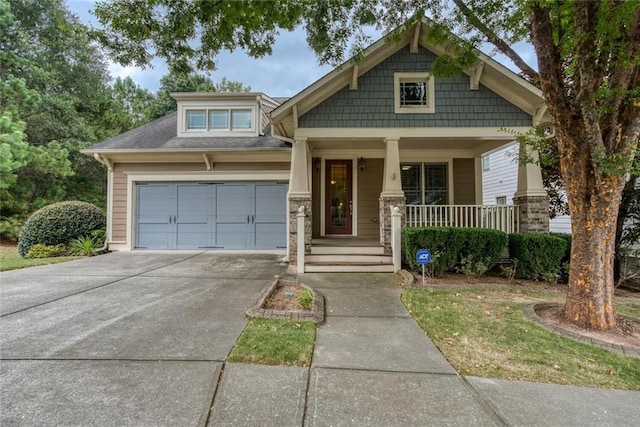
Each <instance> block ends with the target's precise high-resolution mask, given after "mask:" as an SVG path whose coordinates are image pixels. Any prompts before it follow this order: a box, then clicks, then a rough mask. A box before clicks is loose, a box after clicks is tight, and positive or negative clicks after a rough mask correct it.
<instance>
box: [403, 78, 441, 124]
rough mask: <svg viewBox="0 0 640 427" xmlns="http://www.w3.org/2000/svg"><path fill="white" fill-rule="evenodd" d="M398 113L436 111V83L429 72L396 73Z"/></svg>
mask: <svg viewBox="0 0 640 427" xmlns="http://www.w3.org/2000/svg"><path fill="white" fill-rule="evenodd" d="M393 77H394V92H395V93H394V105H395V113H396V114H407V113H408V114H411V113H414V114H415V113H435V112H436V109H435V99H436V97H435V83H434V78H433V77H432V76H430V75H429V73H395V74H394V75H393Z"/></svg>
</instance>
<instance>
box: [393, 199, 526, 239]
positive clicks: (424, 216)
mask: <svg viewBox="0 0 640 427" xmlns="http://www.w3.org/2000/svg"><path fill="white" fill-rule="evenodd" d="M518 209H519V207H518V206H513V205H407V217H406V222H405V226H407V227H463V228H471V227H475V228H491V229H494V230H500V231H504V232H505V233H517V232H519V230H520V223H519V220H518Z"/></svg>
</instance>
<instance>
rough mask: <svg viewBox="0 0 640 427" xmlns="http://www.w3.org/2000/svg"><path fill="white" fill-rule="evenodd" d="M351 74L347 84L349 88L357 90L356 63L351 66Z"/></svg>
mask: <svg viewBox="0 0 640 427" xmlns="http://www.w3.org/2000/svg"><path fill="white" fill-rule="evenodd" d="M352 70H353V71H352V74H351V83H350V84H349V89H350V90H358V64H356V65H354V66H353V69H352Z"/></svg>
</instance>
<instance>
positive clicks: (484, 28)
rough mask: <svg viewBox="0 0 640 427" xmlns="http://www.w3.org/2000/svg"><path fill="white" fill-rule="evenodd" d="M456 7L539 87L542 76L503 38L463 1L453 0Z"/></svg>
mask: <svg viewBox="0 0 640 427" xmlns="http://www.w3.org/2000/svg"><path fill="white" fill-rule="evenodd" d="M453 2H454V3H455V5H456V6H457V7H458V9H460V12H462V14H463V15H464V16H465V17H466V18H467V20H468V21H469V23H470V24H472V25H473V26H474V27H475V28H477V29H478V30H479V31H480V32H481V33H482V34H484V36H485V37H486V38H487V40H488V41H489V43H491V44H493V45H494V46H495V47H497V48H498V50H499V51H500V52H502V53H503V54H504V55H505V56H506V57H507V58H509V59H510V60H511V61H512V62H513V63H514V64H515V66H516V67H518V68H519V69H520V70H521V71H522V72H523V73H524V74H525V75H526V76H527V77H529V79H531V81H532V82H533V84H534V85H536V86H539V85H540V83H539V81H540V76H539V74H538V72H537V71H536V70H534V69H533V68H531V67H530V66H529V65H528V64H527V63H526V62H525V61H524V59H522V57H520V55H518V54H517V53H516V51H515V50H513V49H512V48H511V46H509V44H508V43H507V42H505V41H504V40H503V39H502V38H500V37H499V36H498V35H497V34H496V33H495V32H494V31H493V30H491V28H489V26H488V25H486V24H485V23H484V22H482V21H481V20H480V19H479V18H478V17H477V16H476V15H475V14H474V13H473V11H472V10H471V9H469V8H468V7H467V5H466V4H464V2H463V1H462V0H453Z"/></svg>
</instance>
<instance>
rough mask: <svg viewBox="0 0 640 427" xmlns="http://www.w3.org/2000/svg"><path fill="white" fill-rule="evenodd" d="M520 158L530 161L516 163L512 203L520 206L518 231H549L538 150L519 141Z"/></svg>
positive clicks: (547, 200) (547, 211)
mask: <svg viewBox="0 0 640 427" xmlns="http://www.w3.org/2000/svg"><path fill="white" fill-rule="evenodd" d="M520 158H529V159H531V160H532V162H527V163H525V164H520V163H519V164H518V186H517V190H516V192H515V194H514V195H513V204H514V205H518V206H520V231H521V232H523V233H548V232H549V197H548V196H547V192H546V190H545V189H544V185H543V184H542V171H541V170H540V165H539V164H538V163H537V162H538V159H539V157H538V152H537V151H535V150H533V149H532V148H531V147H529V146H528V145H527V144H526V143H525V142H520Z"/></svg>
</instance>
